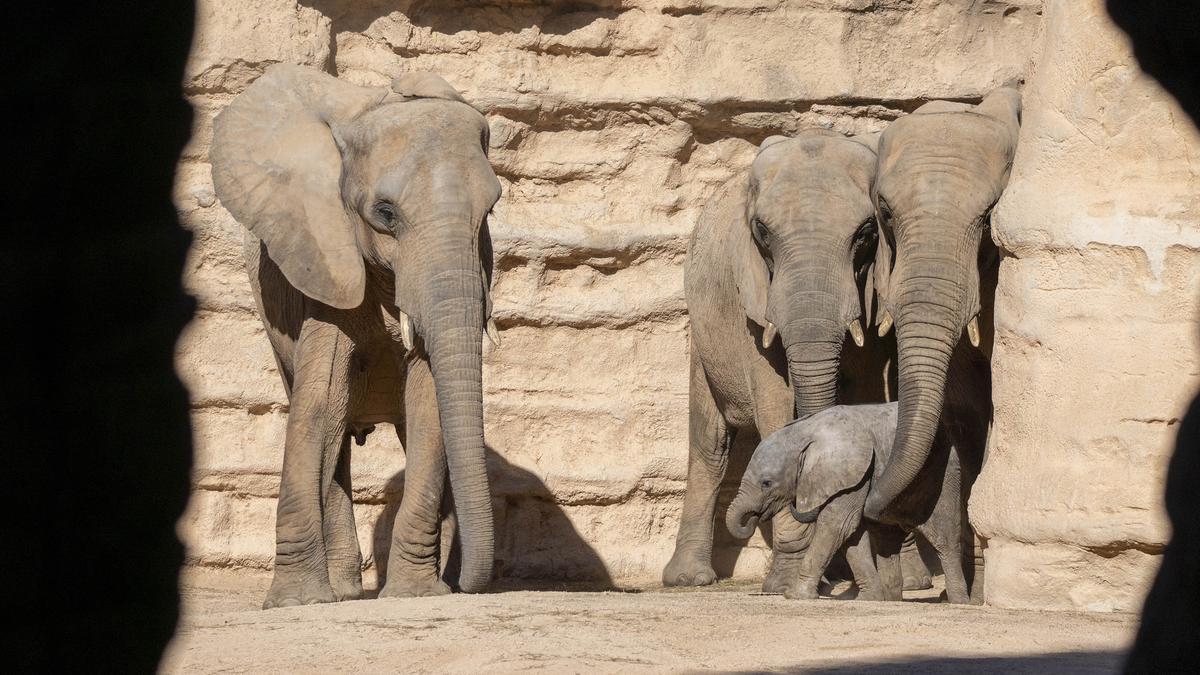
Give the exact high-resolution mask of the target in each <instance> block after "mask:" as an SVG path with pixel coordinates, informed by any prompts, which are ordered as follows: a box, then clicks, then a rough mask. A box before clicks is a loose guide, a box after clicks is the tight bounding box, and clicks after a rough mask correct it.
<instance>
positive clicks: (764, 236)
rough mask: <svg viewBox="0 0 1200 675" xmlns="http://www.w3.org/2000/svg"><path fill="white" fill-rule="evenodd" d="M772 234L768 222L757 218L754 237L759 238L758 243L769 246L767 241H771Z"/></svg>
mask: <svg viewBox="0 0 1200 675" xmlns="http://www.w3.org/2000/svg"><path fill="white" fill-rule="evenodd" d="M770 234H771V233H770V231H769V230H767V225H766V223H764V222H763V221H761V220H759V219H758V218H755V219H754V238H755V239H757V240H758V243H759V244H762V245H763V246H767V242H768V241H769V239H768V237H769V236H770Z"/></svg>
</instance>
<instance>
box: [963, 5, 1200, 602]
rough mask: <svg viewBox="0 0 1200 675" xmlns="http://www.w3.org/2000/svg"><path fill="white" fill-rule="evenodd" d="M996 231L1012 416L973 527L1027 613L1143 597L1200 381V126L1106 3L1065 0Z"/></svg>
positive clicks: (1000, 581)
mask: <svg viewBox="0 0 1200 675" xmlns="http://www.w3.org/2000/svg"><path fill="white" fill-rule="evenodd" d="M1045 14H1046V19H1045V20H1046V26H1045V38H1044V41H1043V45H1042V49H1041V54H1040V56H1039V57H1038V58H1037V67H1036V70H1035V72H1034V73H1033V74H1032V76H1031V78H1030V80H1029V84H1028V86H1027V87H1026V89H1025V94H1024V101H1025V115H1024V119H1023V126H1022V129H1021V140H1020V146H1019V148H1018V150H1017V156H1016V159H1015V163H1014V168H1013V174H1012V181H1011V183H1010V184H1009V187H1008V190H1007V192H1006V193H1005V195H1004V197H1003V199H1002V200H1001V202H1000V204H999V206H998V207H997V209H996V212H995V216H994V218H993V232H994V238H995V239H996V241H997V243H998V244H999V245H1000V246H1001V248H1002V249H1003V250H1004V258H1003V260H1002V263H1001V269H1000V286H999V289H998V291H997V298H996V334H997V343H996V350H995V358H994V367H993V372H994V374H995V379H994V382H993V399H994V403H995V423H994V427H993V434H992V437H991V439H990V449H989V455H988V457H987V462H986V465H985V468H984V473H983V475H982V477H981V479H980V481H979V483H978V484H977V486H976V489H975V494H974V496H973V498H972V503H971V517H972V521H973V522H974V523H975V525H976V526H977V527H978V528H979V530H980V531H981V532H982V533H983V534H984V535H985V536H987V537H989V538H990V539H989V542H988V548H987V551H986V554H985V555H986V564H987V578H986V582H985V583H986V595H987V600H988V602H989V603H992V604H998V605H1004V606H1009V607H1040V608H1074V609H1092V610H1105V609H1123V610H1135V609H1138V608H1140V607H1141V602H1142V598H1143V596H1144V594H1145V591H1146V590H1147V589H1148V586H1149V583H1150V581H1151V580H1152V575H1153V573H1154V571H1155V570H1156V569H1157V566H1158V554H1159V553H1161V551H1162V548H1163V544H1164V543H1165V542H1166V541H1167V538H1168V535H1169V530H1168V527H1169V525H1168V523H1167V521H1166V519H1165V514H1164V512H1163V510H1162V505H1161V504H1162V485H1163V477H1164V472H1165V469H1166V463H1167V459H1168V457H1169V453H1170V451H1171V449H1172V448H1173V447H1174V437H1175V433H1176V431H1177V429H1178V423H1179V418H1180V417H1182V415H1183V412H1184V411H1185V410H1186V407H1187V404H1188V402H1189V401H1190V400H1191V397H1192V396H1193V395H1194V393H1195V391H1196V387H1197V385H1198V384H1200V378H1198V377H1197V375H1198V374H1200V355H1198V353H1197V311H1196V298H1197V296H1198V291H1200V135H1198V134H1197V132H1196V131H1195V129H1194V128H1193V127H1192V126H1191V124H1190V122H1189V120H1188V118H1187V116H1186V115H1185V114H1184V113H1183V112H1182V111H1181V110H1180V109H1178V108H1177V106H1176V105H1175V103H1174V101H1173V100H1171V99H1170V97H1169V96H1168V95H1167V94H1165V93H1164V92H1163V91H1162V90H1161V89H1160V88H1159V87H1158V85H1157V84H1156V83H1154V82H1153V81H1152V80H1151V79H1150V78H1149V77H1148V76H1146V75H1144V74H1143V73H1141V72H1140V71H1139V70H1138V68H1137V65H1136V63H1135V61H1134V59H1133V57H1132V56H1131V54H1130V50H1129V47H1128V44H1127V40H1126V38H1125V36H1124V35H1123V34H1121V33H1119V32H1118V31H1117V29H1116V28H1115V27H1113V25H1112V24H1111V22H1110V20H1109V19H1108V17H1107V16H1106V14H1105V13H1104V3H1103V2H1102V1H1101V0H1049V1H1048V2H1047V3H1046V8H1045Z"/></svg>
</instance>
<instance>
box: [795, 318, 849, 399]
mask: <svg viewBox="0 0 1200 675" xmlns="http://www.w3.org/2000/svg"><path fill="white" fill-rule="evenodd" d="M843 330H844V329H842V328H840V327H839V328H834V329H831V330H826V331H823V332H825V333H834V335H832V336H828V337H823V338H817V339H805V340H800V341H796V342H794V343H791V344H788V345H786V346H785V349H786V351H787V360H788V370H789V372H790V374H791V378H792V390H793V393H794V394H795V397H796V415H797V416H798V417H804V416H806V415H811V414H813V413H818V412H821V411H822V410H824V409H826V408H828V407H830V406H832V405H834V404H835V403H837V389H838V366H839V364H840V363H841V357H842V339H841V333H842V332H843Z"/></svg>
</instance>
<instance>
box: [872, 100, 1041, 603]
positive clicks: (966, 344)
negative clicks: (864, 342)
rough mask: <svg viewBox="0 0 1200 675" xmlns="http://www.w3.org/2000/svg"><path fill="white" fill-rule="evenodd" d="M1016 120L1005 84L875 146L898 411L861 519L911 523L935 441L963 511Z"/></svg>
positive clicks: (892, 130) (986, 365) (983, 388)
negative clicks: (994, 213) (916, 486)
mask: <svg viewBox="0 0 1200 675" xmlns="http://www.w3.org/2000/svg"><path fill="white" fill-rule="evenodd" d="M1020 114H1021V95H1020V93H1019V92H1018V91H1017V90H1016V89H1014V88H1011V87H1004V88H1001V89H998V90H996V91H995V92H993V93H991V94H990V95H988V96H987V97H986V98H984V100H983V101H982V102H981V103H980V104H979V105H977V106H969V105H965V104H960V103H947V102H934V103H929V104H927V105H925V106H922V107H921V108H920V109H918V110H917V111H916V112H915V113H914V114H912V115H909V116H908V117H903V118H901V119H898V120H896V121H895V122H893V123H892V124H891V126H889V127H888V129H887V130H886V131H885V132H884V133H883V136H882V138H881V139H880V143H879V166H878V170H877V172H876V176H875V192H874V198H875V204H876V211H877V220H878V223H879V229H880V233H881V236H880V238H879V248H878V253H877V264H876V265H875V274H876V284H875V287H876V292H877V293H878V296H879V304H880V306H881V310H882V311H881V312H880V324H879V333H880V334H884V333H886V332H887V331H888V330H889V329H890V328H891V327H892V325H893V323H894V325H895V332H896V343H897V352H898V362H897V375H898V380H899V391H898V399H899V403H900V410H899V420H898V426H897V428H896V439H895V443H894V449H893V452H892V456H891V459H890V460H888V462H887V465H886V466H885V467H884V470H883V473H882V474H881V475H880V476H879V478H878V480H876V481H875V482H874V483H873V484H872V486H871V492H870V495H869V497H868V498H867V502H866V505H865V514H866V516H867V517H868V518H871V519H874V520H882V521H883V522H903V521H905V520H912V519H913V517H914V513H915V512H916V511H918V510H920V508H921V507H922V499H921V496H920V495H915V494H913V493H914V492H915V491H914V490H909V487H910V486H911V485H912V484H913V483H914V481H916V480H917V478H918V476H919V475H920V474H921V473H922V472H923V471H926V470H928V469H929V466H930V464H931V459H930V458H931V451H933V446H934V443H935V441H937V442H938V443H949V444H951V445H952V446H953V449H954V453H955V454H956V455H957V456H958V457H959V458H960V459H961V460H962V463H963V467H962V468H963V478H964V484H963V486H962V487H963V493H964V494H963V508H964V509H965V508H966V504H965V503H966V498H967V496H969V492H970V485H971V483H972V482H973V480H974V477H975V476H976V475H978V473H979V470H980V468H981V466H982V462H983V453H984V448H985V446H986V443H987V434H988V430H989V428H990V425H991V416H992V405H991V352H992V336H993V324H992V305H993V301H994V297H995V288H996V274H997V271H998V268H999V256H998V251H997V249H996V246H995V245H994V244H993V243H992V240H991V237H990V236H989V232H988V218H989V215H990V213H991V209H992V206H993V205H995V203H996V201H997V200H999V198H1000V195H1001V193H1002V192H1003V191H1004V188H1005V186H1006V185H1007V183H1008V174H1009V168H1010V167H1011V166H1012V160H1013V154H1014V153H1015V151H1016V145H1017V132H1018V130H1019V127H1020ZM964 332H965V334H966V336H967V338H968V339H967V340H966V341H963V340H962V339H961V337H962V336H963V334H964ZM939 454H940V455H944V454H945V451H944V450H940V451H939V452H937V453H934V456H935V457H936V456H938V455H939ZM967 531H968V532H969V528H968V529H967ZM981 576H982V575H976V579H975V581H976V586H977V588H978V584H979V582H980V581H981Z"/></svg>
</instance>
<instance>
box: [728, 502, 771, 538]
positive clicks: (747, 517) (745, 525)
mask: <svg viewBox="0 0 1200 675" xmlns="http://www.w3.org/2000/svg"><path fill="white" fill-rule="evenodd" d="M754 506H755V501H754V500H753V499H752V498H751V497H750V496H749V495H747V494H746V493H745V492H738V496H737V498H735V499H734V500H733V503H732V504H730V505H729V510H728V511H726V512H725V527H726V529H728V530H729V534H732V535H733V536H734V538H735V539H749V538H750V537H751V536H752V535H753V534H754V530H755V528H757V527H758V520H759V518H760V517H761V515H762V514H761V513H760V512H759V511H758V510H757V509H756V508H754Z"/></svg>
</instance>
